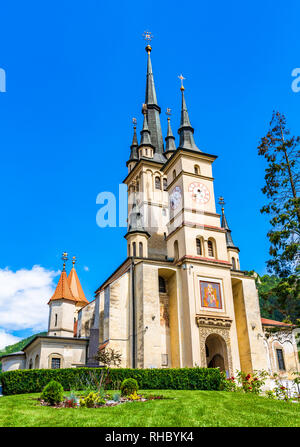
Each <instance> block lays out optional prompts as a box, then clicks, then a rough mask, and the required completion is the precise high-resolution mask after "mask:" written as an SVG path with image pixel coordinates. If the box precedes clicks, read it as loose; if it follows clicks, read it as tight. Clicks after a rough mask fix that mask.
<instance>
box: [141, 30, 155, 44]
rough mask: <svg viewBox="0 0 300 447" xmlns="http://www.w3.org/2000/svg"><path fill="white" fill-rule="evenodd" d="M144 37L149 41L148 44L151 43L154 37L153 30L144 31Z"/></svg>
mask: <svg viewBox="0 0 300 447" xmlns="http://www.w3.org/2000/svg"><path fill="white" fill-rule="evenodd" d="M143 38H144V39H145V41H146V42H148V45H150V42H151V40H152V39H153V34H152V33H151V31H144V34H143Z"/></svg>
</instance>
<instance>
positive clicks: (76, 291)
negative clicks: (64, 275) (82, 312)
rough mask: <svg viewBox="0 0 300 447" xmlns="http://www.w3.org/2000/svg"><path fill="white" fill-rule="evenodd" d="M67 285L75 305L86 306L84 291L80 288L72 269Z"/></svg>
mask: <svg viewBox="0 0 300 447" xmlns="http://www.w3.org/2000/svg"><path fill="white" fill-rule="evenodd" d="M68 284H69V287H70V289H71V292H72V295H73V296H74V297H75V299H76V301H77V303H78V304H80V305H82V306H84V305H85V304H88V300H87V299H86V297H85V294H84V291H83V289H82V287H81V284H80V281H79V278H78V275H77V272H76V270H75V268H74V267H73V268H72V269H71V271H70V273H69V276H68Z"/></svg>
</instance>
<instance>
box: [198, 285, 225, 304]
mask: <svg viewBox="0 0 300 447" xmlns="http://www.w3.org/2000/svg"><path fill="white" fill-rule="evenodd" d="M200 295H201V306H202V307H208V308H210V309H222V299H221V290H220V284H219V283H216V282H208V281H200Z"/></svg>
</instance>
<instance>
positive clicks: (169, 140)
mask: <svg viewBox="0 0 300 447" xmlns="http://www.w3.org/2000/svg"><path fill="white" fill-rule="evenodd" d="M167 115H168V132H167V136H166V138H165V140H166V151H165V155H166V157H167V158H170V157H171V155H172V154H173V153H174V152H175V151H176V145H175V137H174V135H173V132H172V129H171V119H170V109H167Z"/></svg>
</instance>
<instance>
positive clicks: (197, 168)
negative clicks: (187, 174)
mask: <svg viewBox="0 0 300 447" xmlns="http://www.w3.org/2000/svg"><path fill="white" fill-rule="evenodd" d="M194 172H195V174H197V175H199V174H200V169H199V166H198V165H195V166H194Z"/></svg>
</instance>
